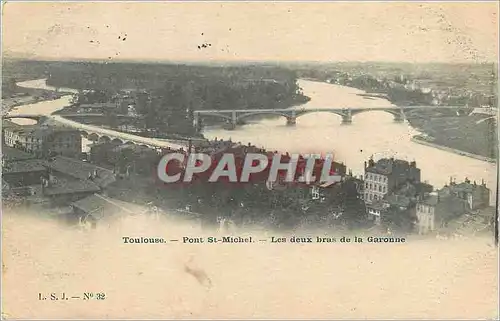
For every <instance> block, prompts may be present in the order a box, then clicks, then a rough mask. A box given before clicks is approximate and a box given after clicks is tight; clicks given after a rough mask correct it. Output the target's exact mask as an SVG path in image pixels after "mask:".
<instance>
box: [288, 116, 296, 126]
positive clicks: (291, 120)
mask: <svg viewBox="0 0 500 321" xmlns="http://www.w3.org/2000/svg"><path fill="white" fill-rule="evenodd" d="M296 124H297V118H296V117H287V118H286V125H287V126H295V125H296Z"/></svg>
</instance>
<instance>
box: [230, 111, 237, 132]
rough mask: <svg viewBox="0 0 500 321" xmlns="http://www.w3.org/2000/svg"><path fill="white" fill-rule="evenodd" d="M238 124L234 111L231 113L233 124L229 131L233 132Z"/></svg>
mask: <svg viewBox="0 0 500 321" xmlns="http://www.w3.org/2000/svg"><path fill="white" fill-rule="evenodd" d="M237 124H238V119H237V118H236V112H235V111H234V110H233V111H231V124H230V125H229V129H231V130H233V129H235V128H236V125H237Z"/></svg>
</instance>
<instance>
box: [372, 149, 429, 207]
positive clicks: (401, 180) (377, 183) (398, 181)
mask: <svg viewBox="0 0 500 321" xmlns="http://www.w3.org/2000/svg"><path fill="white" fill-rule="evenodd" d="M364 180H365V188H364V195H363V199H364V200H365V203H366V204H367V205H369V204H372V203H373V202H375V201H378V200H381V199H383V198H384V196H385V195H387V194H389V193H391V192H393V191H394V190H396V189H397V188H398V187H400V186H401V185H403V184H405V183H406V182H412V183H420V169H419V168H417V163H416V162H407V161H404V160H400V159H394V158H382V159H380V160H379V161H378V162H375V161H373V159H370V160H369V161H368V163H366V162H365V177H364Z"/></svg>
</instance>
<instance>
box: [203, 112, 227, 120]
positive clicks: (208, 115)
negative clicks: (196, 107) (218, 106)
mask: <svg viewBox="0 0 500 321" xmlns="http://www.w3.org/2000/svg"><path fill="white" fill-rule="evenodd" d="M197 114H198V117H210V116H211V117H216V118H223V119H227V120H229V121H231V117H230V116H226V115H223V114H219V113H197Z"/></svg>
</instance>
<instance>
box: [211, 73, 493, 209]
mask: <svg viewBox="0 0 500 321" xmlns="http://www.w3.org/2000/svg"><path fill="white" fill-rule="evenodd" d="M299 86H300V87H301V88H302V89H303V92H304V94H305V95H306V96H309V97H310V98H311V100H310V101H309V102H307V103H306V104H304V105H301V106H298V107H295V108H300V109H302V108H304V109H317V108H331V107H340V108H345V107H358V108H363V107H364V108H367V107H385V106H394V105H393V104H392V103H391V102H390V101H388V100H386V99H383V98H371V97H370V98H367V97H363V96H360V95H359V94H363V93H365V92H364V91H362V90H358V89H355V88H351V87H345V86H339V85H334V84H328V83H322V82H315V81H309V80H299ZM285 123H286V121H285V119H284V118H277V119H266V120H259V121H256V122H252V123H250V124H247V125H245V126H241V127H237V129H236V130H233V131H227V130H223V129H217V128H209V129H208V128H207V130H205V131H204V132H203V134H204V135H205V136H206V137H207V138H215V137H217V138H231V139H232V140H233V141H237V142H242V143H249V142H251V143H252V144H255V145H257V146H262V147H265V148H266V149H270V150H279V151H286V152H290V153H293V152H299V153H333V154H334V157H336V159H337V160H338V161H341V162H344V163H345V164H346V165H347V167H348V168H350V169H352V171H353V174H354V175H361V174H362V173H363V170H364V168H363V167H364V161H367V160H368V159H369V157H370V156H371V155H373V157H374V159H375V160H377V159H379V158H381V157H391V156H394V157H396V158H400V159H405V160H409V161H412V160H415V161H416V162H417V166H418V167H419V168H420V169H421V173H422V180H423V181H427V182H429V183H430V184H432V185H434V186H435V188H441V187H442V186H443V185H444V184H446V183H448V182H449V181H450V177H453V178H454V179H456V181H457V182H460V181H463V180H464V179H465V177H467V178H469V179H470V180H471V181H473V180H476V181H477V182H478V183H480V182H481V180H483V179H484V181H485V182H486V184H487V186H489V188H490V190H491V191H492V192H491V203H492V204H494V199H495V198H494V196H495V193H494V191H495V190H496V165H495V164H492V163H488V162H485V161H481V160H476V159H473V158H469V157H465V156H460V155H457V154H453V153H450V152H446V151H442V150H439V149H436V148H432V147H428V146H424V145H421V144H418V143H415V142H412V141H411V138H412V136H414V135H416V134H419V132H418V131H416V130H415V129H414V128H413V127H411V126H410V125H409V124H408V123H407V122H404V123H395V122H394V117H393V116H392V115H391V114H389V113H386V112H383V111H372V112H365V113H361V114H358V115H354V116H353V122H352V124H351V125H341V117H340V116H338V115H335V114H330V113H312V114H307V115H304V116H302V117H299V118H298V119H297V125H296V126H295V127H289V126H286V124H285Z"/></svg>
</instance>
